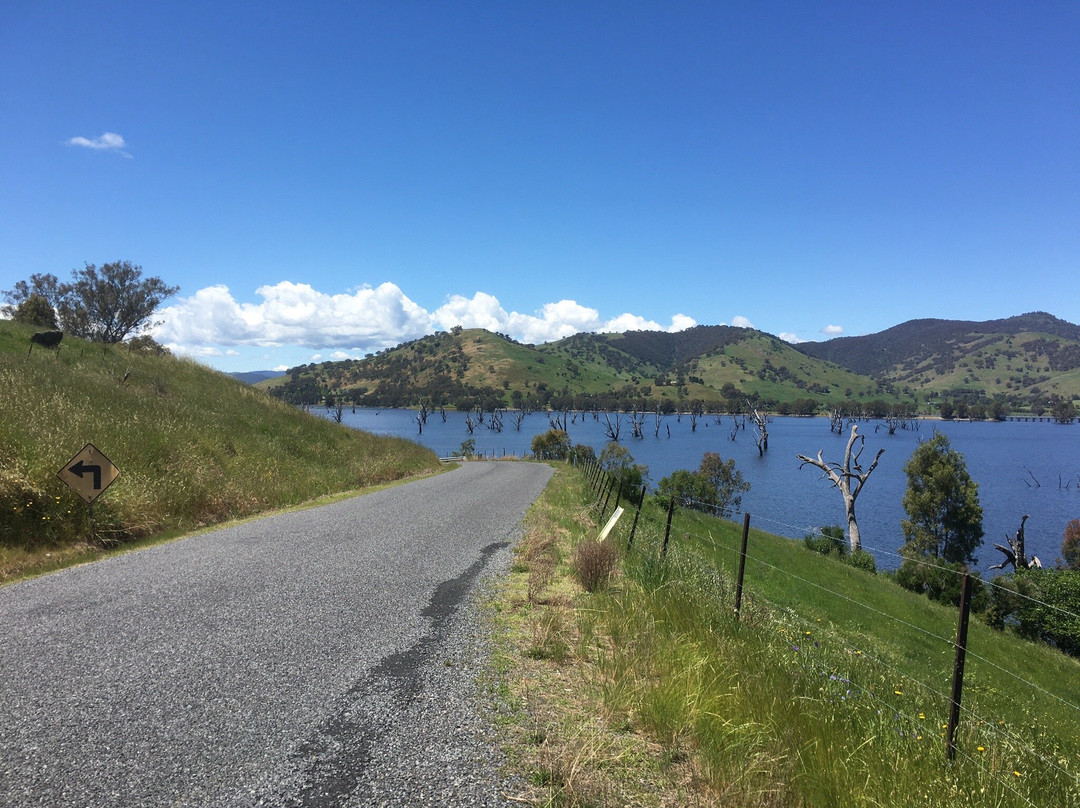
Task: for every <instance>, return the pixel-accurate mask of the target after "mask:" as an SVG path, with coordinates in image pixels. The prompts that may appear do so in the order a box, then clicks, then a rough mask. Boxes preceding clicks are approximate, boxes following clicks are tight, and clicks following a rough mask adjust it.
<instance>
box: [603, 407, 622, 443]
mask: <svg viewBox="0 0 1080 808" xmlns="http://www.w3.org/2000/svg"><path fill="white" fill-rule="evenodd" d="M621 430H622V420H621V418H620V417H619V413H615V423H612V422H611V413H607V412H605V413H604V434H605V435H607V437H608V440H613V441H615V442H616V443H617V442H618V440H619V432H620V431H621Z"/></svg>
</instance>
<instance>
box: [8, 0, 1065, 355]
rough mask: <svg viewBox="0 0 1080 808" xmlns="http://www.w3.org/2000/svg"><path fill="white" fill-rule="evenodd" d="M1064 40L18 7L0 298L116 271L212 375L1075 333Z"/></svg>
mask: <svg viewBox="0 0 1080 808" xmlns="http://www.w3.org/2000/svg"><path fill="white" fill-rule="evenodd" d="M1078 54H1080V4H1077V3H1075V2H1059V3H1052V2H1035V3H1015V2H1010V3H996V2H977V3H965V2H959V3H936V2H935V3H894V4H882V3H862V2H859V3H828V2H813V3H805V2H753V3H750V2H710V3H667V2H654V3H639V2H628V1H624V2H587V1H586V0H580V1H579V2H565V3H562V2H545V3H536V2H528V3H527V2H506V1H503V2H459V3H434V2H406V1H405V0H402V1H401V2H385V3H366V2H341V3H320V2H296V3H290V2H276V3H265V2H250V3H243V2H239V3H220V2H213V3H204V2H185V3H167V2H161V3H156V2H155V3H147V2H126V1H123V0H119V1H118V2H85V1H84V2H70V3H69V2H48V3H37V2H19V0H16V2H13V3H8V4H5V7H4V9H3V10H2V11H0V289H10V288H11V287H12V286H13V284H14V283H15V282H16V281H18V280H20V279H22V278H26V277H28V276H29V275H30V274H32V273H35V272H51V273H53V274H56V275H58V276H59V277H61V278H62V279H64V278H67V277H69V276H70V271H71V270H72V269H74V268H76V267H81V266H82V265H83V263H84V262H90V263H94V264H102V263H105V262H108V261H114V260H130V261H132V262H134V263H137V264H140V265H141V266H142V267H143V270H144V273H145V274H147V275H156V276H160V277H161V278H163V279H164V280H165V281H167V282H168V283H170V284H174V285H179V286H180V292H179V294H178V295H177V296H176V297H174V298H172V299H170V300H169V301H168V302H167V303H166V304H165V307H164V308H163V310H162V312H161V317H162V319H163V322H162V324H161V325H160V326H158V327H157V329H156V330H155V332H154V333H155V335H156V336H157V338H158V339H160V340H161V341H162V342H165V343H166V344H169V345H170V346H171V347H172V348H173V349H174V350H175V351H177V352H180V353H185V354H188V355H192V356H196V357H199V358H200V359H201V360H202V361H205V362H207V363H209V364H211V365H213V366H215V367H219V368H222V369H225V370H248V369H257V368H259V369H261V368H272V367H281V366H291V365H296V364H300V363H304V362H308V361H312V360H316V359H330V358H343V357H346V356H363V355H364V354H365V353H367V352H369V351H374V350H378V349H380V348H382V347H387V346H390V345H395V344H397V343H399V342H401V341H403V340H406V339H412V338H416V337H418V336H421V335H423V334H425V333H430V332H431V331H433V330H435V329H446V328H449V327H451V326H452V325H454V324H456V323H462V324H464V325H466V326H483V327H488V328H491V329H492V330H497V331H502V332H504V333H509V334H511V335H512V336H514V337H516V338H518V339H522V340H524V341H527V342H540V341H545V340H549V339H554V338H558V337H560V336H565V335H567V334H570V333H574V332H576V331H580V330H625V329H627V328H665V329H679V328H684V327H686V326H688V325H692V324H694V323H697V324H707V325H712V324H717V323H728V324H752V325H754V326H755V327H757V328H760V329H762V330H764V331H768V332H770V333H773V334H777V335H780V336H783V337H784V338H786V339H789V340H792V341H798V340H816V339H825V338H827V337H828V336H830V335H836V334H839V333H843V334H846V335H854V334H864V333H871V332H875V331H880V330H882V329H885V328H888V327H890V326H893V325H896V324H898V323H900V322H903V321H905V320H909V319H912V318H917V317H948V318H956V319H968V320H982V319H990V318H998V317H1007V316H1011V315H1014V314H1020V313H1023V312H1026V311H1034V310H1045V311H1049V312H1051V313H1052V314H1055V315H1057V316H1059V317H1062V318H1064V319H1067V320H1070V321H1072V322H1078V321H1080V283H1078V269H1080V58H1077V55H1078Z"/></svg>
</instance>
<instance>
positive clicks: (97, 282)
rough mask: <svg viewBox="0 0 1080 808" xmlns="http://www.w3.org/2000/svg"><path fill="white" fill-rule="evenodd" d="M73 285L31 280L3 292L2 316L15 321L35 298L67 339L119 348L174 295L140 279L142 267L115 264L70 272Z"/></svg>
mask: <svg viewBox="0 0 1080 808" xmlns="http://www.w3.org/2000/svg"><path fill="white" fill-rule="evenodd" d="M71 274H72V282H71V283H60V281H59V280H58V279H57V277H56V276H55V275H51V274H45V275H42V274H36V275H31V276H30V279H29V280H28V281H25V280H24V281H19V282H18V283H16V284H15V287H14V288H13V289H9V290H7V291H6V292H4V293H3V294H4V296H5V297H6V298H7V300H8V304H9V305H8V306H6V307H5V308H4V311H5V313H7V314H9V315H14V314H15V313H16V312H18V311H20V310H22V309H23V308H24V306H26V305H34V306H38V307H40V303H34V304H30V301H31V300H32V299H33V298H35V297H37V298H42V299H44V300H45V301H46V303H47V304H48V306H50V307H51V308H52V309H53V311H54V312H55V319H56V322H57V324H58V325H59V327H60V329H61V330H62V331H64V332H65V333H66V334H70V335H71V336H74V337H81V338H82V339H88V340H93V341H96V342H105V343H116V342H122V341H123V340H124V339H125V338H126V337H128V336H130V335H134V334H138V333H139V332H141V331H143V330H144V329H145V328H147V327H149V326H150V325H151V323H150V318H151V317H152V316H153V315H154V312H155V311H156V310H157V308H158V306H160V305H161V303H162V302H163V301H164V300H165V299H166V298H169V297H171V296H172V295H174V294H176V292H177V291H178V290H179V287H177V286H169V285H167V284H166V283H165V282H164V281H163V280H161V278H157V277H153V278H145V279H144V278H143V277H142V267H140V266H138V265H137V264H132V263H131V262H130V261H114V262H113V263H111V264H103V265H102V266H101V268H100V269H99V268H98V267H97V266H95V265H94V264H86V265H84V266H83V268H82V269H76V270H72V273H71Z"/></svg>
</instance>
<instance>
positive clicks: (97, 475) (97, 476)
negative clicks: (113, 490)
mask: <svg viewBox="0 0 1080 808" xmlns="http://www.w3.org/2000/svg"><path fill="white" fill-rule="evenodd" d="M68 471H70V472H71V473H72V474H74V475H75V476H76V477H78V478H79V479H82V476H83V475H84V474H93V475H94V488H95V489H98V488H101V466H92V465H89V464H87V463H84V462H83V461H81V460H80V461H79V462H78V463H76V464H75V465H74V466H71V467H69V468H68Z"/></svg>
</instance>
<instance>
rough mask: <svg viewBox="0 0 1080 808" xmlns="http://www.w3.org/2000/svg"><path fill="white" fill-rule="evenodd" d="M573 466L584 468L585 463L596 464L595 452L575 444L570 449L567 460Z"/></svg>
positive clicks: (591, 448) (582, 444)
mask: <svg viewBox="0 0 1080 808" xmlns="http://www.w3.org/2000/svg"><path fill="white" fill-rule="evenodd" d="M568 459H569V460H570V462H571V463H573V464H574V465H575V466H584V465H585V464H586V463H595V462H596V450H595V449H593V447H591V446H587V445H585V444H584V443H575V444H574V445H573V446H572V447H571V448H570V455H569V458H568Z"/></svg>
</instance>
